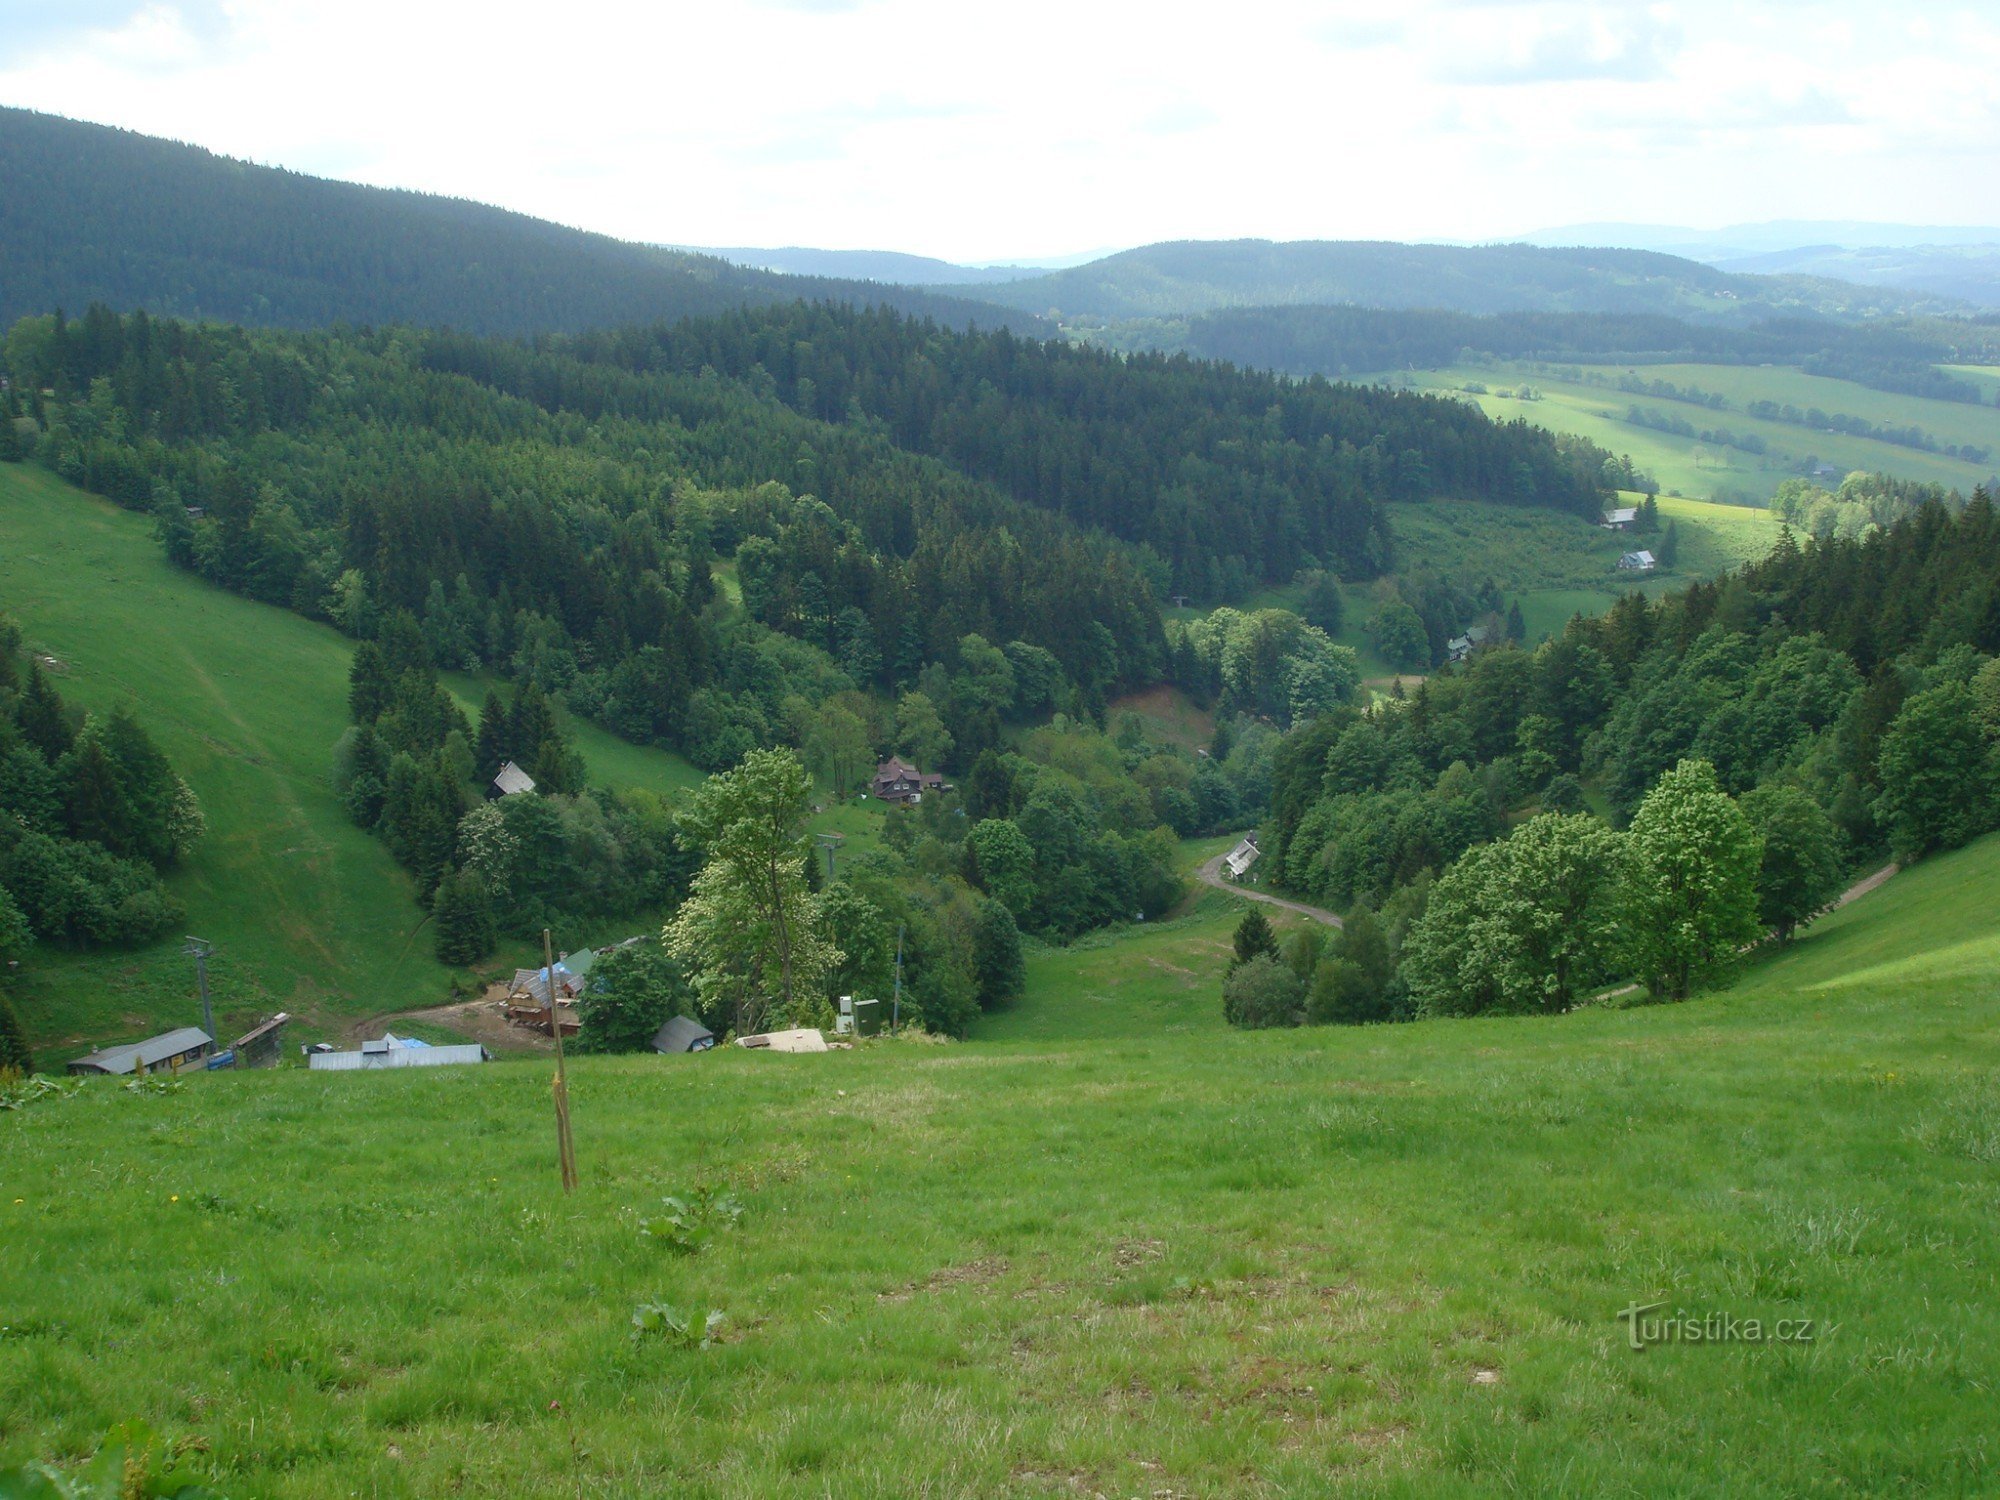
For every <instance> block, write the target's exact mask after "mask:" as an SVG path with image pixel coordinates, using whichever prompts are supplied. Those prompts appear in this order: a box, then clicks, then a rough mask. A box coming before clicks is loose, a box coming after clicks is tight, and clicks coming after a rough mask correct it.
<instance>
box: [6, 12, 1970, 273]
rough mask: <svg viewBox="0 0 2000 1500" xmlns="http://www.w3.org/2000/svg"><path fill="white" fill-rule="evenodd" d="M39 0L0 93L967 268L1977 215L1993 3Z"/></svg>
mask: <svg viewBox="0 0 2000 1500" xmlns="http://www.w3.org/2000/svg"><path fill="white" fill-rule="evenodd" d="M8 8H11V7H8ZM63 14H64V16H65V17H67V18H68V24H66V25H65V26H50V25H42V26H40V27H39V28H37V29H35V30H34V31H32V32H22V31H19V30H15V31H11V32H9V33H8V39H7V40H0V100H4V101H5V102H7V103H11V104H18V105H25V106H28V107H32V108H37V109H45V110H52V111H55V112H57V113H62V114H69V115H74V116H77V117H80V118H84V119H93V120H101V121H105V122H107V123H111V124H118V125H124V126H128V127H130V128H133V129H137V130H143V131H147V132H150V133H153V134H158V135H166V136H171V137H174V138H177V139H182V140H191V141H196V142H199V143H200V144H202V145H206V146H209V147H211V148H213V149H216V150H219V151H224V152H227V153H230V154H233V155H239V156H245V157H249V158H251V159H254V160H258V161H265V162H276V163H280V164H283V165H286V166H291V167H295V168H298V169H300V170H303V171H319V172H325V173H328V174H330V175H339V176H343V177H350V178H353V179H355V180H360V181H367V182H374V183H380V184H386V185H394V186H402V187H414V188H421V189H425V190H429V191H437V192H449V193H454V194H457V195H460V196H465V197H472V198H480V199H484V200H487V201H490V202H496V203H500V204H504V205H505V206H507V207H510V208H517V209H521V210H523V211H526V212H529V213H535V214H540V215H543V216H545V217H549V218H553V219H557V220H560V221H562V222H565V223H572V224H581V225H585V226H588V227H590V228H594V229H601V230H604V231H606V232H608V233H612V234H618V235H622V236H625V237H628V238H634V239H651V240H661V241H670V242H678V243H706V244H746V245H747V244H774V245H775V244H793V243H800V242H809V243H820V244H827V245H835V246H868V247H893V248H899V249H907V250H912V251H917V252H922V253H928V254H939V255H945V256H950V257H954V258H960V259H981V260H1004V259H1006V258H1008V257H1010V256H1017V255H1041V254H1048V253H1053V252H1059V251H1062V250H1066V249H1071V248H1080V247H1085V246H1100V245H1107V244H1132V243H1139V242H1143V241H1146V240H1152V239H1165V238H1183V237H1225V236H1229V237H1233V236H1239V235H1265V236H1270V237H1273V238H1304V237H1340V236H1370V237H1424V236H1432V237H1450V238H1464V239H1473V238H1481V237H1486V236H1490V235H1495V234H1502V233H1506V232H1510V231H1513V230H1518V229H1521V228H1525V227H1528V226H1530V225H1535V224H1542V223H1558V222H1568V221H1575V220H1582V219H1603V218H1640V219H1648V220H1655V221H1661V220H1666V221H1681V222H1692V223H1701V224H1707V223H1720V222H1725V221H1729V220H1740V219H1759V218H1772V217H1792V216H1796V217H1823V216H1826V215H1828V214H1831V213H1836V212H1837V213H1838V214H1839V215H1841V216H1843V217H1847V216H1851V217H1861V218H1905V219H1936V218H1938V217H1940V216H1944V217H1948V218H1950V219H1953V220H1965V219H1967V218H1974V219H1988V220H1992V219H2000V197H1996V194H2000V188H1996V186H1995V184H1994V183H1993V182H1990V181H1989V180H1988V178H1989V176H1990V175H1991V174H1988V173H1984V172H1979V171H1977V170H1975V166H1974V164H1975V163H1976V162H1977V161H1978V159H1979V158H1980V156H1981V154H1982V153H1983V154H1984V157H1985V158H1986V159H1988V160H1990V159H1995V158H2000V117H1996V109H1995V104H1994V102H1993V101H1994V98H1995V96H1994V93H1993V90H1992V89H1991V86H1990V79H1991V78H1992V77H1993V76H1994V73H1995V70H1996V66H2000V28H1996V26H1995V24H1994V23H1993V22H1991V21H1989V20H1987V19H1985V17H1984V15H1983V14H1981V13H1976V12H1974V11H1971V10H1962V11H1951V10H1943V11H1941V10H1938V9H1936V8H1931V7H1926V11H1925V15H1924V17H1923V18H1922V24H1921V25H1918V24H1913V22H1912V20H1911V19H1910V18H1909V17H1907V16H1902V15H1898V14H1895V13H1893V12H1885V11H1884V10H1883V9H1882V8H1880V7H1877V6H1872V5H1863V4H1861V3H1859V0H1825V3H1822V4H1815V5H1806V4H1804V3H1782V0H1781V3H1773V4H1766V5H1760V6H1757V7H1739V6H1737V5H1735V4H1732V3H1725V0H1671V3H1668V0H1661V3H1641V4H1614V3H1602V4H1592V3H1584V0H1411V3H1409V4H1406V5H1404V6H1402V7H1400V8H1398V9H1397V10H1396V11H1394V12H1392V13H1390V14H1389V16H1387V17H1385V14H1384V8H1383V7H1382V6H1381V5H1380V4H1379V3H1377V0H1366V3H1363V0H1333V3H1330V4H1329V3H1315V0H1240V3H1238V4H1236V5H1233V6H1230V7H1226V8H1217V7H1215V6H1213V5H1212V4H1203V5H1194V4H1189V3H1184V0H1163V3H1159V4H1156V5H1153V6H1149V7H1145V8H1143V9H1142V8H1137V7H1126V6H1108V5H1098V6H1092V5H1078V4H1076V3H1074V0H1064V3H1058V0H1016V3H1015V4H1013V5H1011V6H1009V7H1008V8H1007V9H1006V10H1005V11H1004V12H994V11H992V10H990V9H988V10H974V9H973V8H970V7H962V6H946V5H939V4H937V3H935V0H711V3H707V4H703V5H699V6H697V5H693V4H672V5H666V6H661V5H657V4H653V5H641V4H636V3H629V0H568V3H566V4H565V5H563V6H561V7H558V8H556V9H554V10H551V9H550V8H549V7H547V6H546V5H543V4H529V3H527V0H489V3H488V4H486V5H484V6H482V7H481V8H480V9H479V12H478V20H477V22H476V23H474V24H468V22H467V19H466V16H467V12H466V11H465V9H464V7H462V6H459V5H452V4H446V3H444V0H345V3H343V4H342V5H340V6H338V7H335V6H302V5H297V4H293V3H284V0H181V3H168V0H156V3H117V0H74V3H72V4H70V5H68V6H67V7H66V8H65V9H64V11H63ZM1475 79H1477V80H1479V81H1478V82H1476V83H1475V82H1473V81H1472V80H1475ZM1501 84H1504V85H1505V86H1497V85H1501Z"/></svg>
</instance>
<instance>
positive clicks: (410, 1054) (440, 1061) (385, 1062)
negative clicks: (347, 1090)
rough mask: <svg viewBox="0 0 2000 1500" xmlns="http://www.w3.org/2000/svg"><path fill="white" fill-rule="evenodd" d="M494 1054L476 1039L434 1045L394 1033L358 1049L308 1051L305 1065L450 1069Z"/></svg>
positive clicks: (319, 1069) (345, 1069)
mask: <svg viewBox="0 0 2000 1500" xmlns="http://www.w3.org/2000/svg"><path fill="white" fill-rule="evenodd" d="M492 1055H493V1054H492V1053H490V1052H488V1051H487V1050H486V1049H485V1048H484V1047H482V1046H480V1045H479V1043H477V1042H467V1043H465V1044H463V1045H462V1046H451V1047H433V1046H431V1045H430V1043H428V1042H420V1041H418V1040H417V1039H416V1038H415V1037H407V1036H404V1037H399V1036H396V1035H394V1034H393V1033H392V1034H390V1035H387V1036H384V1037H382V1038H381V1039H380V1040H379V1041H373V1042H363V1043H362V1044H361V1050H360V1051H359V1052H308V1053H307V1054H306V1066H307V1067H309V1068H311V1069H312V1070H313V1071H314V1072H315V1073H352V1072H356V1071H359V1070H361V1069H365V1068H449V1067H452V1066H455V1065H456V1064H459V1063H483V1062H486V1061H489V1060H490V1059H491V1057H492Z"/></svg>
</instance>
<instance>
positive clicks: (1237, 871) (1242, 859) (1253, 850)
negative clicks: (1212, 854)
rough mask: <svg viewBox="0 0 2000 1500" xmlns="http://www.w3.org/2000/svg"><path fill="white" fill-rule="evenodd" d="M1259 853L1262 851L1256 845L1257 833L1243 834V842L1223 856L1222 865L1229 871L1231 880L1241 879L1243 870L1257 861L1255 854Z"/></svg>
mask: <svg viewBox="0 0 2000 1500" xmlns="http://www.w3.org/2000/svg"><path fill="white" fill-rule="evenodd" d="M1261 853H1263V851H1262V850H1261V849H1259V848H1258V847H1257V835H1256V834H1254V833H1249V834H1245V835H1244V836H1243V842H1242V843H1240V844H1238V845H1237V846H1236V847H1235V848H1234V849H1231V850H1230V851H1229V853H1228V854H1227V855H1226V856H1224V858H1223V861H1222V867H1223V868H1224V869H1225V870H1227V871H1228V872H1229V878H1230V879H1231V880H1241V879H1242V878H1243V872H1244V871H1245V870H1247V869H1249V868H1250V867H1251V866H1252V865H1254V864H1256V863H1257V856H1258V855H1259V854H1261Z"/></svg>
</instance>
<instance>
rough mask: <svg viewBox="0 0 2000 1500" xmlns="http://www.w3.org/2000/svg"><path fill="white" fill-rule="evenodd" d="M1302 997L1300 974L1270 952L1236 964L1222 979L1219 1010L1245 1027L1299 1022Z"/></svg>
mask: <svg viewBox="0 0 2000 1500" xmlns="http://www.w3.org/2000/svg"><path fill="white" fill-rule="evenodd" d="M1304 1000H1305V986H1304V985H1302V984H1300V983H1299V976H1298V975H1296V974H1294V973H1293V972H1292V971H1291V970H1290V969H1288V968H1287V967H1286V966H1285V965H1284V964H1283V963H1282V962H1280V961H1279V960H1278V959H1277V958H1275V957H1273V956H1272V955H1271V954H1269V953H1260V954H1258V955H1257V956H1256V957H1255V958H1252V959H1251V960H1250V961H1249V962H1247V963H1244V964H1240V965H1238V966H1237V968H1236V969H1235V970H1234V971H1233V972H1231V974H1230V975H1229V977H1228V978H1227V979H1225V980H1224V981H1223V982H1222V1013H1223V1015H1224V1016H1225V1017H1227V1018H1228V1021H1229V1024H1230V1025H1232V1026H1241V1027H1242V1028H1244V1030H1246V1031H1257V1030H1262V1029H1264V1028H1267V1027H1272V1026H1296V1025H1298V1024H1299V1021H1300V1020H1301V1018H1302V1014H1303V1004H1304Z"/></svg>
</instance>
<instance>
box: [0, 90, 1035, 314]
mask: <svg viewBox="0 0 2000 1500" xmlns="http://www.w3.org/2000/svg"><path fill="white" fill-rule="evenodd" d="M0 204H4V205H5V210H4V212H0V327H5V326H7V325H9V324H11V323H12V322H13V321H14V320H15V319H16V318H19V317H21V316H22V315H23V314H26V313H33V312H48V311H51V310H52V309H54V308H56V307H63V308H65V309H68V310H69V311H72V312H80V311H81V310H82V309H83V308H84V307H85V306H87V305H88V304H89V303H91V302H104V303H107V304H109V305H111V306H114V307H119V308H125V309H136V308H145V309H147V310H148V311H151V312H156V313H167V314H173V315H176V316H181V317H191V318H208V319H218V320H222V321H227V322H237V323H246V324H262V325H272V326H279V327H294V328H303V327H318V326H324V325H326V324H330V323H340V322H346V323H361V324H381V323H414V324H422V325H430V326H438V325H449V326H452V327H455V328H459V329H463V330H467V331H473V332H481V333H514V334H521V333H543V332H571V331H578V330H581V329H585V328H595V327H609V326H614V325H620V324H633V323H647V322H654V321H659V320H669V321H671V320H675V319H679V318H683V317H690V316H700V315H705V314H711V313H717V312H722V311H725V310H727V309H729V308H733V307H740V306H745V305H757V304H769V303H774V302H789V301H793V300H797V299H806V300H828V301H843V302H853V303H860V304H878V305H884V306H890V307H894V308H896V309H897V310H899V311H902V312H906V313H911V314H916V315H921V316H929V317H935V318H937V319H938V320H939V321H941V322H945V323H949V324H953V325H955V326H962V325H965V324H967V323H974V322H977V323H981V324H984V325H988V326H1007V327H1011V328H1014V329H1016V330H1017V331H1022V332H1032V331H1034V330H1035V329H1036V327H1037V324H1036V322H1035V320H1034V318H1033V317H1032V316H1029V315H1024V314H1022V313H1020V312H1018V311H1007V310H1004V309H1000V308H996V307H993V306H990V305H983V304H980V303H976V302H972V301H968V300H964V299H961V298H955V297H952V296H949V295H947V294H941V293H936V292H928V291H922V290H913V289H910V288H906V287H901V286H886V285H882V284H878V283H873V282H863V281H853V280H838V279H830V278H826V277H800V276H779V275H776V274H774V273H771V272H768V271H758V270H751V269H747V268H745V267H741V266H734V265H731V264H729V263H728V262H727V261H723V260H718V259H715V258H713V257H710V256H699V255H689V254H684V253H679V252H675V251H671V250H665V249H661V248H659V247H656V246H651V245H635V244H630V243H627V242H624V241H621V240H615V239H612V238H610V237H609V236H606V235H601V234H591V233H588V232H586V231H583V230H579V229H571V228H566V227H564V226H562V225H559V224H553V223H549V222H548V221H546V220H541V219H535V218H531V217H529V216H528V215H526V214H518V213H513V212H510V211H508V210H506V209H500V208H493V207H490V206H488V205H485V204H480V203H472V202H469V201H466V200H464V199H458V198H445V197H440V196H436V195H433V194H426V193H414V192H404V191H400V190H394V189H388V188H374V187H362V186H358V185H356V184H353V183H345V182H335V181H330V180H328V179H324V178H317V177H309V176H306V175H304V174H302V173H297V172H290V171H284V170H281V169H279V168H275V167H263V166H256V165H253V164H251V163H249V162H242V161H236V160H232V159H231V158H228V157H223V156H217V155H215V154H213V153H211V152H209V151H205V150H203V149H201V148H200V147H197V146H187V145H181V144H179V143H177V142H173V141H165V140H160V139H157V138H154V137H151V136H144V135H139V134H136V133H134V132H132V131H127V130H118V129H113V128H111V127H108V126H103V125H91V124H86V123H83V122H80V121H76V120H68V119H63V118H61V117H59V116H55V115H45V114H38V113H35V112H33V111H29V110H21V109H5V108H0Z"/></svg>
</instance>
